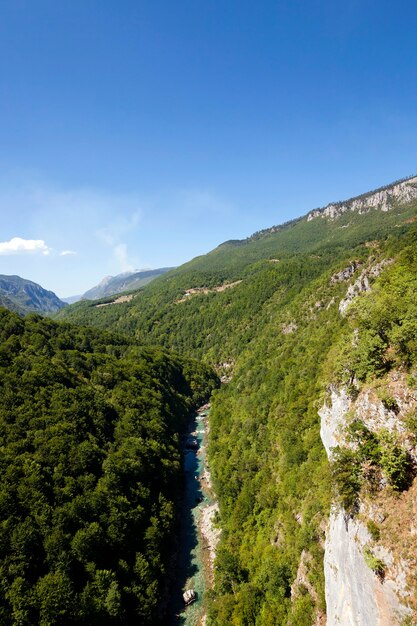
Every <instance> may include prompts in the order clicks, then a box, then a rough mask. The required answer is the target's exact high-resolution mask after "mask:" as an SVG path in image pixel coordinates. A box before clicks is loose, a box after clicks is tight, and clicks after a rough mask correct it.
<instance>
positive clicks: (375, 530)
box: [366, 519, 381, 541]
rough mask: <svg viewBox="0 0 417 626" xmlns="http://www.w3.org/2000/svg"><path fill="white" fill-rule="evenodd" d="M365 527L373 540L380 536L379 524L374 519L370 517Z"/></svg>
mask: <svg viewBox="0 0 417 626" xmlns="http://www.w3.org/2000/svg"><path fill="white" fill-rule="evenodd" d="M366 528H367V529H368V532H369V534H370V535H371V537H372V539H373V540H374V541H378V540H379V538H380V536H381V531H380V529H379V526H378V525H377V524H375V522H374V520H372V519H370V520H368V521H367V523H366Z"/></svg>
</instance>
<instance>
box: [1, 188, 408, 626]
mask: <svg viewBox="0 0 417 626" xmlns="http://www.w3.org/2000/svg"><path fill="white" fill-rule="evenodd" d="M416 216H417V179H416V178H415V177H412V178H408V179H404V180H401V181H396V182H395V183H392V184H390V185H387V186H385V187H382V188H380V189H377V190H373V191H369V192H367V193H365V194H362V195H361V196H358V197H356V198H351V199H349V200H346V201H343V202H336V203H331V204H329V205H327V206H326V207H323V208H321V209H313V210H311V211H309V212H308V213H306V215H305V216H303V217H300V218H298V219H295V220H292V221H291V222H288V223H286V224H282V225H277V226H272V227H271V228H269V229H264V230H261V231H258V232H257V233H254V234H253V235H251V236H249V237H247V238H246V239H244V240H230V241H226V242H224V243H222V244H220V245H219V246H218V247H217V248H215V249H214V250H212V251H211V252H210V253H208V254H206V255H202V256H199V257H197V258H195V259H192V260H190V261H189V262H188V263H186V264H184V265H182V266H180V267H178V268H174V269H172V270H171V271H170V272H167V273H164V274H162V275H160V276H158V277H157V278H155V280H152V282H150V283H149V284H147V285H146V286H145V287H143V288H141V289H140V290H138V291H132V292H130V293H129V294H128V295H124V296H122V297H112V296H108V297H106V298H105V299H103V298H102V299H101V300H99V301H81V302H77V303H76V304H74V305H71V306H67V307H65V308H61V309H60V310H59V311H58V312H57V313H56V314H55V315H54V320H36V321H35V322H32V321H31V320H30V318H29V322H26V321H25V320H19V318H17V317H15V316H13V315H12V314H10V313H8V312H2V315H3V318H4V320H5V321H4V323H3V325H2V327H1V328H2V329H3V335H4V337H3V340H2V341H3V342H2V344H1V350H0V367H2V368H3V370H4V376H6V378H5V380H6V381H7V385H6V389H5V393H4V394H2V396H1V397H0V399H1V401H2V402H3V405H2V409H1V411H0V434H2V436H3V437H4V441H5V442H6V443H5V453H6V456H7V459H8V462H7V463H5V464H4V465H3V466H2V465H1V464H0V474H1V479H2V480H1V481H0V485H2V487H3V492H2V493H1V494H0V495H1V499H0V502H1V503H2V507H3V509H2V510H4V511H5V512H6V513H7V515H6V513H5V515H6V517H7V524H5V529H6V530H5V532H6V531H7V533H8V535H7V537H6V539H5V541H4V542H2V543H1V546H0V560H1V561H2V562H3V563H6V565H7V567H6V566H5V567H4V569H3V570H2V572H3V573H2V574H1V575H0V576H1V583H2V584H1V586H0V589H2V590H4V591H1V592H0V593H3V594H4V603H3V608H2V609H1V610H2V611H3V613H2V614H1V615H2V617H3V616H4V622H5V623H10V624H12V623H13V620H14V617H13V616H14V615H17V612H18V611H20V613H19V615H21V616H23V617H22V618H21V623H22V624H25V625H26V624H30V623H50V624H55V623H56V624H57V623H77V624H90V623H102V624H109V625H110V624H113V623H124V624H127V625H129V624H134V623H137V622H136V621H135V620H137V619H138V617H137V616H139V618H140V623H143V624H144V625H151V624H152V625H156V624H158V625H159V624H166V623H169V622H170V615H169V605H170V603H169V601H168V597H169V585H170V579H171V576H170V575H169V572H174V573H175V575H176V574H177V572H178V571H179V570H178V568H177V565H176V564H177V561H176V560H175V559H176V557H175V555H177V556H178V554H179V552H180V551H181V550H180V549H181V541H182V540H181V537H184V533H181V532H180V531H179V528H178V526H176V524H177V522H178V520H179V519H180V518H181V517H182V518H184V517H187V519H188V517H189V518H190V519H191V518H193V519H197V520H200V521H198V524H199V525H200V526H199V528H200V531H201V532H203V534H204V537H205V542H206V543H204V545H203V547H202V553H201V558H200V561H201V568H202V569H201V571H197V570H195V569H194V570H193V573H192V574H191V575H190V577H189V579H187V580H184V581H183V583H184V590H185V589H189V588H190V586H192V584H193V574H195V575H196V576H197V575H198V576H200V575H201V576H206V578H207V585H208V586H209V587H210V586H211V590H210V593H209V594H207V597H205V598H204V599H203V602H202V604H199V602H200V601H201V599H198V600H197V603H196V605H195V607H196V608H195V610H196V611H200V613H196V615H198V618H196V620H195V623H197V621H198V619H204V620H206V623H207V624H208V625H209V626H225V624H240V625H241V626H253V625H256V626H272V625H279V626H281V625H282V626H287V625H288V624H291V625H293V626H312V625H313V624H314V625H316V626H324V625H325V624H326V623H327V624H328V625H329V626H334V625H336V624H342V625H346V626H347V625H348V624H358V626H368V625H369V624H381V625H383V626H394V625H398V626H400V624H401V625H405V624H407V625H408V624H409V625H412V624H414V623H417V583H416V578H415V571H416V566H417V562H416V557H415V554H416V539H415V537H416V533H417V528H416V521H415V501H416V493H417V479H416V475H417V469H416V468H417V451H416V450H417V445H416V444H417V418H416V415H417V342H416V337H417V306H416V299H415V294H416V292H417V224H416ZM103 300H104V301H103ZM22 354H24V355H25V359H26V361H27V362H28V363H29V365H28V364H27V363H26V361H25V360H22V359H21V358H20V357H21V355H22ZM219 379H220V380H221V381H222V383H223V384H222V385H221V386H219ZM208 398H210V407H211V408H210V416H209V443H208V447H207V449H206V450H205V455H206V456H207V460H208V466H209V469H210V473H209V474H206V475H205V476H204V477H203V480H204V481H205V485H206V488H208V489H209V490H210V494H211V495H210V498H211V500H210V503H207V502H204V501H201V498H199V497H196V498H194V499H193V502H192V503H191V505H190V507H191V508H190V510H188V509H187V515H186V516H184V514H183V515H182V516H181V515H180V511H181V502H183V500H182V499H181V497H180V494H179V493H178V489H177V487H179V488H181V485H182V484H183V483H182V479H181V472H182V468H181V463H180V445H181V434H184V432H185V431H184V428H185V426H184V425H185V421H186V414H187V410H189V411H191V410H192V409H193V408H195V407H196V406H197V405H196V403H198V402H202V401H203V400H207V399H208ZM10 407H13V409H10ZM15 423H16V428H14V427H13V424H15ZM191 428H192V436H193V437H195V436H196V434H197V432H198V427H197V430H194V429H195V428H196V426H195V424H194V425H192V426H191ZM45 433H46V434H45ZM193 441H194V440H193ZM186 453H187V454H188V453H190V451H189V450H188V451H187V450H186ZM196 462H197V461H196ZM10 464H12V465H13V471H10V470H9V465H10ZM185 469H187V467H185ZM197 495H198V494H197ZM15 502H18V504H19V506H16V505H15ZM188 504H189V503H188ZM187 506H188V505H187ZM210 507H211V508H210ZM182 510H183V509H182ZM183 513H184V511H183ZM191 513H193V515H191ZM194 513H195V517H194ZM16 528H17V529H18V530H15V529H16ZM197 535H198V532H197V528H195V529H194V534H192V537H193V539H192V543H193V545H194V543H195V541H197V540H196V539H195V537H197ZM190 537H191V535H190ZM190 537H188V539H187V541H188V540H189V539H190ZM214 538H217V539H216V540H214ZM187 541H186V545H185V546H183V548H185V549H186V551H187V550H188V551H189V548H190V546H189V543H187ZM178 542H180V543H178ZM132 546H134V548H132ZM204 548H207V549H206V550H205V551H204ZM205 555H206V556H205ZM214 557H215V564H214V566H213V563H212V561H211V559H212V558H214ZM197 561H198V559H197ZM202 564H204V567H203V565H202ZM190 567H191V565H190ZM192 567H193V568H198V563H197V564H196V561H194V562H193V565H192ZM190 572H191V570H190ZM174 604H175V603H174ZM22 607H24V610H23V609H22ZM193 610H194V609H193ZM22 611H23V612H22ZM187 611H188V609H187ZM25 616H26V617H25ZM184 616H185V617H186V616H187V613H185V615H184ZM171 617H172V618H173V620H174V622H175V619H176V618H175V617H174V616H173V615H172V616H171ZM175 623H177V622H175Z"/></svg>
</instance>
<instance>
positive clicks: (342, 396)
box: [319, 388, 410, 626]
mask: <svg viewBox="0 0 417 626" xmlns="http://www.w3.org/2000/svg"><path fill="white" fill-rule="evenodd" d="M352 406H353V402H352V401H351V400H350V399H349V396H348V394H347V391H346V390H345V389H343V388H341V389H336V388H333V389H332V391H331V398H330V404H329V405H327V404H325V405H324V406H323V407H322V409H321V410H320V411H319V415H320V418H321V431H320V434H321V438H322V441H323V445H324V447H325V448H326V452H327V454H328V456H329V458H331V456H332V448H333V447H335V446H336V445H338V444H339V443H343V435H342V428H343V425H344V424H345V423H346V420H347V414H348V412H349V411H350V410H351V409H352ZM365 407H366V411H365ZM362 408H363V410H364V418H365V420H366V421H367V423H368V425H369V426H371V416H372V418H373V419H376V416H379V418H380V419H383V422H384V427H387V426H389V421H387V420H386V419H385V418H386V417H392V416H388V415H387V416H385V415H382V416H381V411H382V412H384V408H383V407H382V408H381V405H380V404H379V405H378V403H374V404H373V403H372V402H371V400H370V398H369V394H368V395H367V394H366V393H365V394H363V396H362V394H360V396H359V398H358V400H357V401H356V402H355V410H356V413H357V414H358V411H361V409H362ZM361 417H362V415H361ZM391 427H392V428H393V425H392V424H391ZM360 506H361V508H366V507H363V505H362V504H361V505H360ZM368 509H369V507H368ZM360 513H361V511H359V514H358V515H357V516H355V517H354V518H352V517H350V516H348V515H347V514H346V512H345V511H344V510H343V509H341V508H340V507H335V508H334V509H333V510H332V512H331V514H330V519H329V524H328V528H327V532H326V541H325V556H324V575H325V596H326V606H327V626H371V625H372V626H374V625H375V626H377V625H378V626H394V625H395V624H400V623H401V621H402V619H403V618H404V617H405V616H407V615H408V614H409V613H410V611H409V609H408V608H407V607H406V606H404V604H403V603H402V600H404V599H405V598H406V597H407V595H408V592H407V584H406V569H407V564H406V563H404V562H402V561H401V559H394V557H393V555H392V553H391V552H390V550H388V549H386V548H385V547H383V546H381V545H376V546H375V545H374V543H373V540H372V537H371V536H370V534H369V532H368V530H367V528H366V526H365V524H364V523H363V522H362V521H361V519H360ZM366 513H367V515H368V516H369V510H367V511H366ZM369 546H372V552H373V554H374V555H375V556H376V557H377V558H378V559H381V560H383V562H384V564H385V565H386V566H387V567H386V575H385V578H384V580H382V579H381V578H380V577H378V576H377V574H375V573H374V571H373V570H372V569H371V568H370V567H369V566H368V565H367V563H366V560H365V556H364V553H365V552H366V550H367V548H369Z"/></svg>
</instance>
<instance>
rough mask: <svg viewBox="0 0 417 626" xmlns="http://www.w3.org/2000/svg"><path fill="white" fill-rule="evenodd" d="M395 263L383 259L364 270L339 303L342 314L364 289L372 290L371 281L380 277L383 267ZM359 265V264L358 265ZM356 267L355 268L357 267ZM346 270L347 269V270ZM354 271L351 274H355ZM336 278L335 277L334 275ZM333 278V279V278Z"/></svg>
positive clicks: (391, 260)
mask: <svg viewBox="0 0 417 626" xmlns="http://www.w3.org/2000/svg"><path fill="white" fill-rule="evenodd" d="M392 263H393V259H383V260H382V261H381V262H380V263H376V264H375V265H373V266H372V267H369V268H365V269H364V270H362V272H361V274H360V276H359V277H358V278H357V279H356V280H355V282H354V283H353V284H352V285H349V287H348V290H347V292H346V295H345V297H344V298H343V299H342V300H341V301H340V303H339V312H340V314H341V315H345V314H346V311H347V308H348V306H349V304H350V303H351V302H353V300H354V299H355V298H356V296H358V295H359V294H360V293H363V292H364V291H370V290H371V282H372V281H373V280H375V279H376V278H378V276H379V275H380V274H381V273H382V271H383V269H384V268H385V267H387V266H388V265H391V264H392ZM356 267H357V266H356ZM356 267H355V269H356ZM345 271H346V270H345ZM353 273H354V272H352V274H351V275H353ZM333 278H334V277H333ZM332 280H333V279H332Z"/></svg>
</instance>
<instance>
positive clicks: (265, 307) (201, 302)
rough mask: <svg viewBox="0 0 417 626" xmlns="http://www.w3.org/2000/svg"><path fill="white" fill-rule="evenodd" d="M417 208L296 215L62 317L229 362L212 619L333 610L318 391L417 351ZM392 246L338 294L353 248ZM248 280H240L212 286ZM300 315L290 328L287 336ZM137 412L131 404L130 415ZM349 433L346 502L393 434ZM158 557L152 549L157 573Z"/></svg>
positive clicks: (216, 426)
mask: <svg viewBox="0 0 417 626" xmlns="http://www.w3.org/2000/svg"><path fill="white" fill-rule="evenodd" d="M414 212H415V205H414V206H412V205H409V206H407V207H396V209H395V211H388V212H385V213H382V212H380V211H370V212H369V213H368V214H366V215H359V214H358V213H356V212H346V213H345V214H343V215H342V216H341V217H340V218H338V220H337V222H336V223H334V222H332V221H331V220H327V219H315V220H311V221H307V220H306V219H302V220H297V221H295V222H293V223H290V224H287V225H285V226H284V227H282V228H281V227H280V228H277V229H275V230H274V231H269V232H260V233H257V234H256V236H254V237H252V238H249V239H248V240H245V241H242V242H226V243H225V244H223V245H221V246H219V247H218V248H216V249H215V250H213V251H212V252H211V253H209V254H208V255H205V256H203V257H198V258H196V259H194V260H193V261H190V263H187V264H185V265H184V266H182V267H181V268H178V269H176V270H174V271H172V272H170V273H169V274H167V275H165V276H164V277H162V278H158V279H156V280H155V281H154V282H153V283H152V284H151V285H149V286H147V287H146V288H145V289H143V290H142V291H140V292H139V293H138V295H137V297H136V298H134V299H133V300H132V301H131V302H129V303H126V304H122V305H117V306H113V307H102V308H96V306H95V304H94V303H80V304H78V305H75V306H74V307H68V308H67V309H66V310H64V311H62V312H61V313H60V314H59V317H61V318H62V319H64V318H65V319H72V320H75V321H78V322H82V323H86V324H89V325H92V326H98V327H102V328H111V329H112V330H113V331H116V332H119V333H123V334H126V335H129V336H131V337H135V338H136V339H137V340H138V341H141V342H143V343H145V344H148V345H151V344H158V345H161V346H164V347H165V348H171V349H174V350H176V351H178V352H180V353H182V354H187V355H193V356H194V357H197V358H200V359H202V360H204V361H206V362H210V363H213V364H216V365H219V364H220V365H222V364H223V363H227V364H230V365H231V367H230V370H228V371H229V373H231V374H232V375H233V376H232V380H231V382H230V383H229V384H228V385H225V386H223V387H222V389H220V390H219V391H216V392H215V393H214V394H213V401H212V411H211V442H210V449H209V458H210V466H211V470H212V475H213V481H214V485H215V489H216V493H217V494H218V498H219V505H220V523H221V527H222V535H221V542H220V546H219V550H218V557H217V562H216V583H215V587H214V591H213V593H212V594H211V595H212V597H211V601H210V606H209V622H210V624H211V625H213V626H224V624H229V623H230V624H234V625H236V624H240V625H242V624H251V626H252V625H253V624H255V625H256V626H271V625H274V626H275V625H283V624H287V623H288V624H289V623H294V624H304V623H312V622H313V621H314V615H315V613H316V612H317V610H318V609H320V610H324V608H325V602H324V593H323V589H324V581H323V567H322V558H323V554H322V548H321V545H322V539H323V537H322V530H321V529H322V522H323V520H324V519H325V518H326V517H327V515H328V512H329V509H330V500H331V493H332V489H331V483H332V476H331V474H330V472H329V467H328V463H327V459H326V455H325V453H324V450H323V447H322V445H321V442H320V436H319V418H318V415H317V409H318V406H319V404H318V399H319V398H320V397H322V395H323V394H324V393H325V389H326V386H327V384H328V383H329V381H330V380H331V379H332V378H333V376H334V372H335V371H336V378H338V379H339V380H343V381H344V382H345V383H346V384H347V385H350V387H351V388H352V389H353V388H354V385H355V382H356V381H357V380H359V381H365V380H368V379H373V378H374V377H377V376H383V375H384V374H385V373H386V372H388V371H389V369H390V368H391V367H393V366H397V365H405V366H406V367H409V366H410V365H412V364H413V363H415V355H416V350H415V348H416V345H415V337H416V336H417V333H416V332H415V330H416V318H415V305H414V299H415V292H416V287H417V284H416V278H415V276H417V272H416V271H415V270H416V269H417V267H416V261H415V252H413V250H412V246H413V245H414V246H415V242H414V243H413V242H412V241H411V240H407V239H406V237H405V234H406V232H407V231H408V230H409V229H410V226H409V224H408V222H409V218H410V217H411V216H412V215H413V214H414ZM347 226H349V227H348V228H347ZM394 226H395V228H394ZM342 227H343V228H342ZM345 227H346V228H345ZM405 246H407V249H406V250H404V252H403V253H401V249H402V248H404V247H405ZM390 256H395V257H397V258H399V261H398V262H397V264H394V265H392V266H391V267H389V268H388V267H387V268H386V269H385V270H384V272H383V274H382V276H381V277H380V278H379V279H378V280H377V281H375V282H374V284H373V288H372V295H371V297H369V296H368V295H366V294H364V295H363V296H360V297H359V298H358V299H357V303H353V304H352V305H351V307H350V313H349V316H348V318H347V319H346V318H342V317H341V316H340V314H339V311H338V306H337V305H338V302H339V301H340V300H341V299H342V298H343V297H344V296H345V294H346V290H347V283H344V282H340V283H339V282H337V281H336V282H332V281H331V277H332V274H334V273H335V272H340V270H341V269H343V268H344V267H346V266H348V265H349V264H350V263H351V262H352V259H356V260H358V261H361V262H362V263H364V264H365V265H368V266H371V265H372V264H374V263H376V262H379V261H381V260H382V259H384V258H389V257H390ZM234 281H241V282H240V283H239V284H237V285H235V286H234V287H233V288H230V289H227V290H224V291H222V292H218V291H215V290H213V288H214V287H218V286H220V285H223V284H225V283H231V282H234ZM201 287H205V288H207V289H208V290H209V292H208V293H205V294H203V293H199V294H197V295H193V296H191V297H189V298H187V299H186V301H183V302H180V300H181V299H182V298H183V295H184V293H185V292H186V291H187V290H189V289H191V288H201ZM210 290H211V291H210ZM292 322H295V325H294V326H292V329H293V330H292V332H288V333H287V334H286V333H284V332H283V329H284V328H286V329H288V327H289V326H291V323H292ZM353 331H355V333H353ZM5 358H7V353H6V356H5ZM225 371H226V370H225ZM134 422H135V414H134V413H133V414H131V415H130V416H129V427H130V424H131V423H134ZM125 428H127V426H125ZM351 437H352V448H353V450H351V451H346V450H344V449H340V450H339V451H338V452H336V463H335V465H334V466H333V468H332V475H333V480H334V481H335V483H336V485H337V486H338V488H339V491H340V493H341V498H342V502H343V503H344V504H345V505H346V507H347V508H349V507H354V504H355V500H356V497H357V494H358V492H359V490H360V488H361V486H362V485H364V484H366V483H368V482H369V480H370V478H371V477H372V472H370V468H375V476H374V477H375V478H380V475H378V472H381V467H382V464H383V463H386V461H385V459H384V457H383V452H382V448H383V446H382V445H381V442H380V441H379V439H378V438H375V436H374V435H372V433H370V432H369V430H367V429H365V428H364V427H363V425H360V424H355V425H353V426H352V431H351ZM384 454H385V455H386V454H387V452H384ZM337 455H339V457H337ZM118 461H119V460H118ZM387 467H388V468H389V463H388V465H387ZM389 471H390V470H389ZM391 476H394V472H391ZM115 481H116V484H117V472H116V478H115ZM303 550H305V551H307V552H308V553H309V554H310V555H311V561H310V563H309V581H310V583H311V584H312V585H313V586H314V589H315V591H316V594H317V596H315V598H314V599H313V598H312V597H311V596H310V595H309V594H308V593H306V594H305V595H301V596H300V597H299V598H298V599H297V600H296V601H292V599H291V594H290V588H291V584H292V583H293V581H294V579H295V576H296V573H297V569H298V566H299V562H300V557H301V554H302V552H303ZM147 566H148V564H147V563H146V564H145V563H143V562H142V561H141V560H140V561H139V565H138V567H140V569H141V571H142V572H143V575H145V573H146V572H147Z"/></svg>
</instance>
